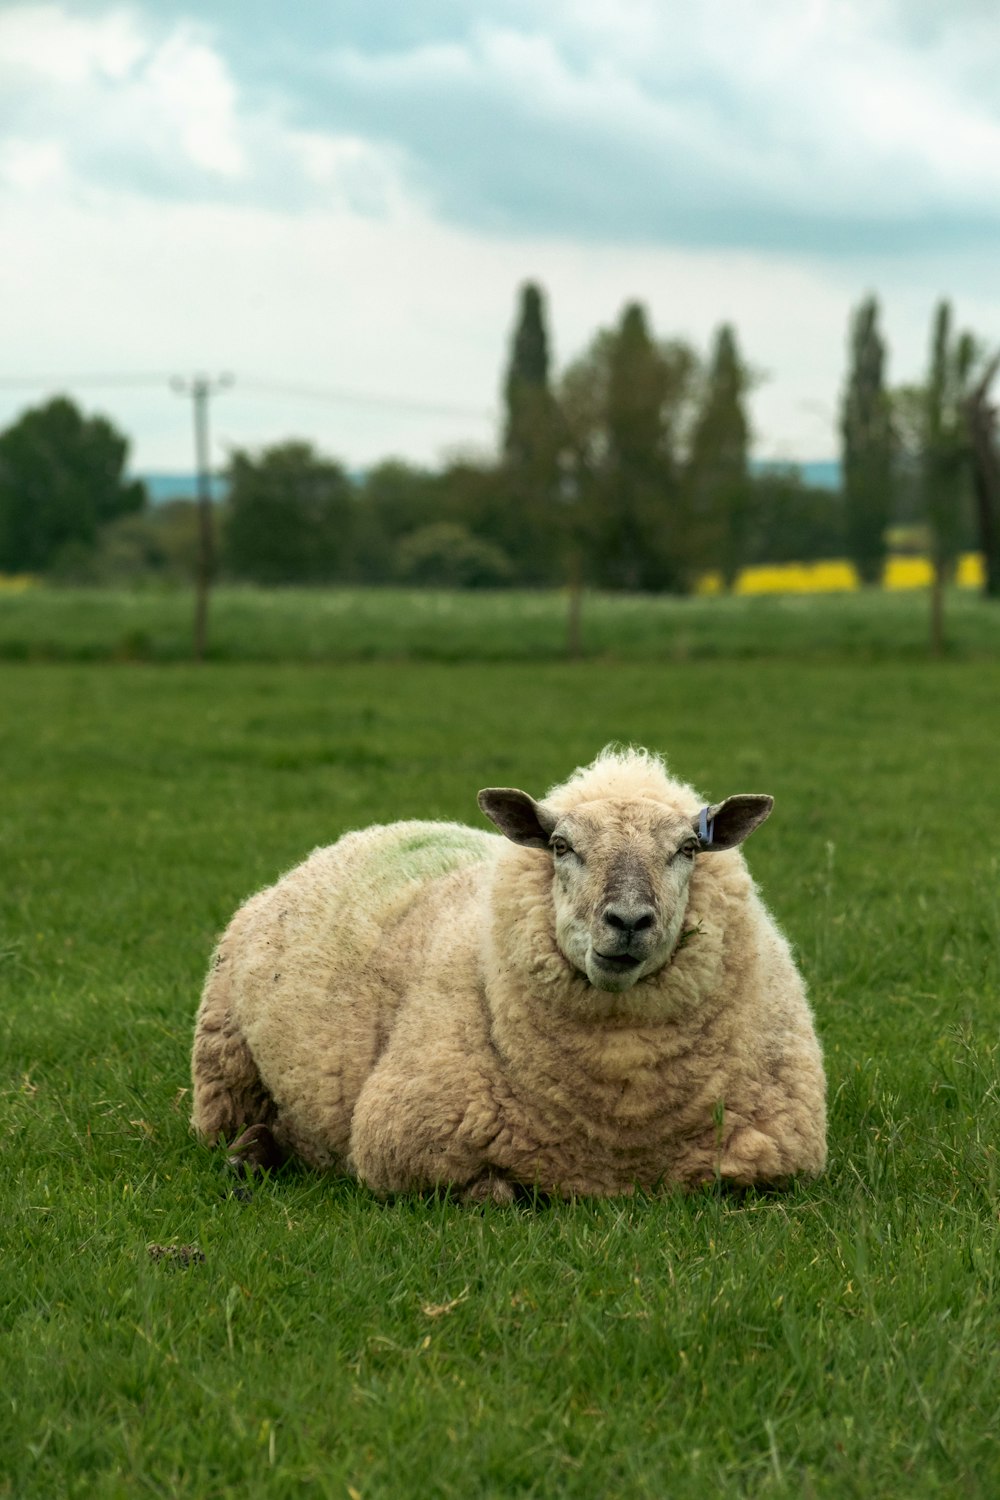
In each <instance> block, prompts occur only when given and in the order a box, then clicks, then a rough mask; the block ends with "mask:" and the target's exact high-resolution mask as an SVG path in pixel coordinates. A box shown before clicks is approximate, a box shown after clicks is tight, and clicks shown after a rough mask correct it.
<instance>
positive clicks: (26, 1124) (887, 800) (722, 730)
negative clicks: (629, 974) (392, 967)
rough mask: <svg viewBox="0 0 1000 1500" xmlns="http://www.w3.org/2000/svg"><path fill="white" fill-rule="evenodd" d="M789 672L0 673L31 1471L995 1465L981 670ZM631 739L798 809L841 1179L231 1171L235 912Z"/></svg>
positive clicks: (509, 1480)
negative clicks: (226, 1056) (202, 1128)
mask: <svg viewBox="0 0 1000 1500" xmlns="http://www.w3.org/2000/svg"><path fill="white" fill-rule="evenodd" d="M723 602H725V601H723ZM713 607H714V606H713ZM5 628H8V627H5ZM816 628H817V629H818V627H816ZM868 628H869V629H871V628H872V627H871V624H870V622H869V626H868ZM5 638H6V639H9V638H10V636H9V631H8V635H7V636H6V637H5ZM794 658H795V645H794V642H793V643H791V645H790V649H789V652H788V653H787V656H786V659H784V660H780V661H766V660H761V661H752V662H746V661H744V662H739V661H734V660H726V659H720V660H697V659H695V660H691V661H687V662H683V661H669V660H667V661H662V662H656V661H650V662H647V663H645V664H643V663H641V662H640V663H635V662H631V661H629V660H611V661H607V662H603V661H591V662H588V663H586V664H580V665H575V666H567V665H560V664H553V663H545V662H543V663H541V664H526V663H520V664H519V663H517V662H507V663H498V662H494V663H489V662H486V663H484V662H479V663H475V664H471V665H450V666H449V665H444V664H435V663H433V662H431V663H421V664H416V663H412V662H405V661H403V662H393V661H372V662H367V663H365V662H357V663H354V664H346V665H337V666H332V667H331V666H320V665H315V664H313V665H309V664H300V665H291V664H286V665H267V664H264V665H260V664H258V665H251V664H246V663H244V664H213V665H210V666H209V667H207V668H204V669H201V670H198V669H195V668H192V667H186V666H150V665H142V664H140V665H131V666H99V665H90V666H87V665H73V664H64V665H31V664H9V665H7V666H5V667H3V668H2V670H0V695H2V702H3V713H2V715H0V778H2V779H0V785H2V788H3V795H2V802H0V869H2V871H3V878H2V881H0V996H2V998H0V1028H2V1029H0V1035H2V1043H0V1057H2V1077H0V1168H2V1173H3V1182H4V1189H3V1200H2V1201H3V1212H2V1214H0V1247H2V1249H0V1288H2V1291H0V1309H2V1323H0V1495H9V1496H12V1497H18V1500H21V1497H25V1500H28V1497H35V1496H38V1497H46V1500H49V1497H61V1496H79V1497H87V1500H91V1497H94V1500H112V1497H115V1500H117V1497H131V1496H163V1497H174V1496H192V1497H198V1500H216V1497H234V1500H236V1497H239V1500H246V1497H250V1500H253V1497H257V1496H262V1497H263V1496H266V1497H272V1496H274V1497H285V1496H289V1497H291V1496H296V1497H298V1496H302V1495H316V1496H323V1497H326V1496H330V1497H334V1496H335V1497H352V1500H356V1497H358V1496H363V1497H365V1500H368V1497H382V1496H385V1497H406V1500H408V1497H421V1500H422V1497H427V1496H438V1495H440V1496H448V1497H451V1496H454V1497H463V1500H466V1497H472V1496H490V1497H493V1496H496V1497H502V1496H539V1497H548V1496H564V1495H565V1496H574V1497H605V1496H612V1495H614V1496H619V1495H620V1496H642V1497H646V1496H648V1497H657V1500H660V1497H671V1500H677V1497H688V1496H690V1497H695V1496H697V1497H699V1500H703V1497H705V1496H713V1497H714V1496H723V1497H729V1496H733V1497H736V1496H762V1497H763V1496H768V1497H772V1496H773V1497H779V1496H787V1497H801V1496H806V1497H808V1496H830V1497H838V1500H839V1497H853V1496H857V1497H859V1500H860V1497H865V1500H870V1497H872V1496H878V1497H886V1496H900V1497H903V1496H907V1497H912V1496H939V1495H940V1496H963V1497H964V1496H971V1497H979V1496H982V1497H984V1500H986V1497H993V1496H995V1495H996V1494H997V1493H998V1492H1000V1449H998V1445H997V1441H996V1430H995V1429H996V1410H997V1394H998V1389H1000V1217H998V1216H1000V1159H998V1146H1000V1029H998V1023H1000V896H998V855H1000V842H998V839H997V836H996V829H997V827H998V826H1000V779H998V778H997V776H996V773H995V766H996V745H997V739H998V732H1000V699H998V694H997V691H996V688H997V680H996V670H995V668H994V667H993V666H992V665H990V664H989V663H985V664H984V662H983V661H981V660H974V659H973V660H965V661H962V660H958V661H948V662H944V663H938V664H926V663H922V662H919V661H907V660H905V659H895V660H885V661H875V662H871V663H869V664H867V665H864V666H861V665H859V664H857V663H856V662H850V661H824V662H810V661H807V660H796V659H794ZM610 738H621V739H627V740H636V741H639V742H642V743H647V744H651V745H653V746H656V747H658V748H661V749H664V750H665V751H667V752H668V754H669V756H670V758H671V761H672V764H673V766H674V768H675V769H676V770H677V771H678V772H679V773H681V774H683V775H684V776H686V777H687V778H689V779H691V780H694V781H695V782H696V783H697V784H698V785H699V786H700V787H701V788H702V789H703V790H704V791H705V793H706V794H707V795H710V796H712V797H713V798H714V797H721V796H722V795H724V794H726V793H728V792H731V791H740V790H762V791H764V790H766V791H770V792H772V793H774V794H775V796H776V798H777V807H776V811H775V815H774V817H773V818H772V819H771V821H770V822H769V823H768V825H767V826H766V828H764V829H763V830H762V831H761V832H760V833H759V834H757V835H755V837H754V839H753V840H752V842H751V844H750V845H749V846H748V857H749V860H750V863H751V866H752V868H753V870H754V873H755V875H756V876H757V877H758V879H759V880H760V882H761V884H762V886H763V888H764V891H765V894H766V895H767V898H768V900H769V902H770V904H771V906H772V908H773V910H774V911H775V913H776V915H777V916H778V918H779V920H780V921H781V922H782V924H783V926H784V927H785V929H786V931H787V932H788V934H789V935H790V937H791V938H792V940H793V941H794V944H795V946H796V949H797V952H798V954H799V957H800V961H801V964H802V966H803V968H804V971H805V973H806V975H807V978H808V981H809V985H810V990H811V993H812V997H813V1002H814V1006H815V1010H816V1014H817V1021H818V1024H819V1028H820V1030H821V1034H822V1036H823V1039H824V1043H825V1047H826V1055H827V1061H828V1069H829V1077H830V1096H831V1159H830V1167H829V1172H828V1174H827V1175H826V1177H825V1178H824V1179H823V1180H822V1181H821V1182H819V1183H817V1184H811V1185H803V1186H800V1187H797V1188H795V1189H794V1190H793V1191H791V1192H790V1193H789V1194H787V1195H785V1196H784V1197H767V1196H758V1197H753V1196H751V1197H750V1198H747V1199H745V1200H743V1201H737V1200H730V1199H726V1198H724V1197H721V1198H720V1197H717V1196H715V1195H714V1194H712V1193H710V1192H706V1193H705V1194H703V1195H700V1196H695V1197H691V1198H678V1197H667V1198H664V1199H659V1200H628V1201H617V1202H597V1203H592V1202H581V1203H576V1204H572V1205H562V1206H556V1207H549V1208H538V1209H524V1210H515V1211H510V1212H504V1211H498V1210H493V1209H487V1210H486V1211H469V1210H466V1209H462V1208H459V1207H457V1206H454V1205H452V1204H451V1203H449V1202H447V1201H435V1202H423V1201H420V1202H403V1203H397V1204H393V1205H380V1204H378V1203H376V1202H374V1201H372V1200H371V1199H370V1198H369V1197H368V1195H367V1194H366V1193H364V1192H363V1191H359V1190H358V1189H357V1188H355V1187H354V1186H353V1185H352V1184H350V1183H348V1182H344V1181H341V1180H336V1179H329V1178H327V1179H322V1178H317V1177H313V1176H310V1175H309V1174H307V1173H305V1172H301V1171H297V1170H295V1169H294V1168H293V1169H286V1170H285V1171H283V1172H282V1173H280V1174H278V1175H277V1176H276V1177H274V1178H273V1179H271V1180H269V1181H267V1182H265V1183H264V1184H263V1185H262V1186H260V1187H259V1188H258V1189H257V1191H256V1192H255V1193H254V1194H253V1196H252V1197H251V1198H250V1199H249V1200H246V1201H244V1200H243V1199H241V1198H240V1197H237V1196H234V1195H233V1194H232V1193H231V1191H230V1185H229V1183H228V1182H227V1180H226V1178H225V1175H224V1173H223V1170H222V1167H221V1165H220V1162H219V1161H218V1160H217V1159H216V1157H215V1156H213V1154H212V1153H210V1152H208V1151H207V1150H205V1149H204V1148H202V1147H200V1146H199V1145H198V1144H197V1143H195V1142H194V1140H193V1139H192V1138H191V1136H190V1134H189V1131H188V1126H187V1109H188V1096H187V1094H186V1093H185V1090H186V1088H187V1086H188V1055H189V1046H190V1034H191V1024H192V1018H193V1013H194V1009H195V1005H196V1003H197V994H198V989H199V986H200V981H201V977H202V973H203V971H204V968H205V965H206V962H207V959H208V955H209V952H210V949H211V946H212V943H213V939H214V937H215V935H216V933H217V931H218V930H219V928H220V927H221V926H222V925H223V924H224V922H225V921H226V920H227V919H228V917H229V915H230V913H231V911H232V910H233V908H234V907H235V905H236V903H237V902H238V901H239V900H240V899H241V898H242V897H243V896H245V895H246V894H247V893H248V892H249V891H250V890H251V889H253V888H254V887H255V886H257V885H259V884H261V883H263V882H265V881H267V880H270V879H272V878H273V877H274V876H275V875H276V874H277V873H278V872H279V871H281V870H282V869H284V868H287V867H288V866H289V865H290V864H292V863H293V862H295V861H297V860H298V859H299V858H301V857H302V856H303V855H304V854H305V853H306V852H307V851H308V850H309V849H310V848H311V847H313V846H314V845H315V844H317V843H320V842H325V841H328V840H331V839H333V838H335V837H336V836H337V835H338V834H339V833H340V832H342V831H343V830H344V829H346V828H349V827H353V826H357V825H359V824H363V823H365V822H368V821H371V820H376V819H380V820H384V819H388V818H393V817H405V816H414V815H416V816H436V817H449V818H452V817H454V818H460V819H468V820H470V821H476V820H478V814H477V813H476V810H475V793H476V790H477V789H478V787H480V786H482V785H486V784H490V783H494V784H496V783H507V784H515V785H524V786H527V787H528V789H529V790H532V791H535V792H539V791H541V790H543V789H544V787H545V786H546V785H547V784H550V783H551V782H552V781H554V780H555V779H557V778H560V777H561V776H562V775H563V774H565V773H566V771H567V770H568V769H569V768H571V767H572V766H573V765H575V764H576V763H578V762H580V761H582V760H584V759H587V758H589V757H590V756H591V755H592V754H593V753H594V751H595V750H596V749H597V748H599V747H600V746H601V745H602V744H603V743H604V742H605V741H606V740H608V739H610ZM150 1246H161V1247H167V1248H168V1249H173V1250H176V1249H177V1248H178V1247H187V1246H197V1247H198V1250H199V1252H200V1256H202V1257H203V1259H202V1258H198V1257H196V1258H194V1259H192V1260H191V1262H190V1263H188V1264H184V1263H183V1258H179V1257H177V1256H176V1255H174V1256H171V1255H162V1256H161V1257H160V1258H154V1256H152V1255H151V1254H150V1251H149V1247H150Z"/></svg>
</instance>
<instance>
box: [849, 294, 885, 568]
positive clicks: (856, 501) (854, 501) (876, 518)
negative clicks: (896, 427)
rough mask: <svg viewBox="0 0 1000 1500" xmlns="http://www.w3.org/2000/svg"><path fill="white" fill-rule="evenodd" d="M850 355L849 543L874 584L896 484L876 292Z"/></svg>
mask: <svg viewBox="0 0 1000 1500" xmlns="http://www.w3.org/2000/svg"><path fill="white" fill-rule="evenodd" d="M850 355H851V361H850V369H849V372H848V378H847V387H846V389H845V392H844V399H843V406H842V412H841V436H842V440H843V446H842V452H843V474H844V513H845V528H846V542H847V551H848V555H849V556H850V558H851V560H852V562H853V563H854V566H855V567H856V568H857V570H858V576H859V577H860V579H861V581H862V583H866V584H874V583H878V581H879V580H880V578H881V576H882V569H883V566H884V564H885V556H886V551H887V541H886V529H887V527H888V524H889V517H890V515H891V513H892V483H893V468H892V463H893V433H892V420H891V406H890V401H889V398H888V394H887V392H886V388H885V363H886V351H885V344H884V343H883V340H882V336H881V334H880V333H879V330H878V302H877V301H876V299H875V298H874V297H867V298H866V299H865V300H864V302H862V303H861V305H860V306H859V307H858V309H857V310H856V312H855V314H854V317H853V320H852V324H851V336H850Z"/></svg>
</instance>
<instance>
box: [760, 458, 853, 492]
mask: <svg viewBox="0 0 1000 1500" xmlns="http://www.w3.org/2000/svg"><path fill="white" fill-rule="evenodd" d="M750 467H751V468H752V469H753V471H754V473H756V474H762V473H766V472H767V471H768V469H783V470H784V469H797V470H798V472H799V474H801V476H802V480H803V483H805V484H812V485H815V486H816V488H817V489H820V490H839V489H840V464H839V462H838V460H837V459H835V458H815V459H807V460H806V461H805V462H804V463H798V464H792V463H788V464H786V463H778V462H776V461H775V460H773V459H768V460H761V459H754V460H753V461H752V462H751V465H750Z"/></svg>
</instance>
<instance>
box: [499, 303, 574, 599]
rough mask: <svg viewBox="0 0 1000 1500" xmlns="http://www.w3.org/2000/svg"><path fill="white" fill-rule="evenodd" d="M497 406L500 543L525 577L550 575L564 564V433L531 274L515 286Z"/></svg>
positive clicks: (546, 577) (536, 579)
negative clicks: (500, 419)
mask: <svg viewBox="0 0 1000 1500" xmlns="http://www.w3.org/2000/svg"><path fill="white" fill-rule="evenodd" d="M504 408H505V419H504V429H503V435H502V459H501V474H502V478H503V488H504V492H505V497H506V505H507V508H508V509H509V512H510V517H509V524H508V526H507V527H506V528H505V530H506V535H504V536H503V538H502V539H500V540H501V544H502V545H503V547H504V550H505V551H506V552H507V553H508V555H509V556H510V557H511V558H512V559H517V560H518V563H519V571H520V572H521V573H522V574H523V576H524V577H525V579H526V580H527V581H528V582H537V583H550V582H552V581H553V580H554V579H556V578H558V577H560V576H561V574H562V573H563V571H564V569H565V552H566V541H567V539H566V535H565V526H564V521H565V516H564V515H563V513H562V511H561V509H560V498H561V489H560V484H561V468H560V457H561V454H562V450H563V449H564V447H565V443H566V433H565V424H564V422H563V419H562V414H561V412H560V410H559V405H558V402H557V401H556V399H555V396H554V395H553V393H552V389H551V386H550V383H549V341H548V333H547V330H546V323H545V302H544V298H543V295H542V292H541V289H540V288H539V287H538V286H537V285H535V283H534V282H527V283H525V285H524V286H523V287H522V288H521V294H520V304H519V312H518V318H517V323H516V326H515V329H514V336H513V339H512V340H511V349H510V359H509V362H508V366H507V374H506V377H505V380H504Z"/></svg>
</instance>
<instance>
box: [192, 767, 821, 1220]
mask: <svg viewBox="0 0 1000 1500" xmlns="http://www.w3.org/2000/svg"><path fill="white" fill-rule="evenodd" d="M478 800H479V806H480V808H481V809H482V811H483V812H484V813H485V814H486V816H487V817H488V818H489V819H490V820H491V821H492V822H493V823H494V824H495V826H496V828H497V829H498V830H499V833H493V832H487V831H485V830H483V831H480V830H477V829H473V828H468V827H465V826H462V825H459V824H456V823H445V822H399V823H391V824H388V825H379V826H374V827H370V828H366V829H363V830H361V831H360V832H354V833H349V834H346V835H345V836H344V837H343V838H341V839H340V840H339V841H338V842H337V843H335V844H333V845H330V846H328V847H325V848H320V849H317V850H315V851H314V852H313V854H312V855H311V856H310V857H309V858H308V859H306V860H305V861H304V863H302V864H300V865H298V866H297V867H296V868H295V869H293V870H291V871H290V872H289V873H288V874H286V875H284V876H283V877H282V878H281V879H280V880H278V882H277V883H276V884H275V885H273V886H271V887H270V888H268V889H266V890H263V891H261V892H259V893H258V894H257V895H255V896H253V897H251V899H250V900H249V901H247V902H246V904H245V905H244V906H243V907H241V908H240V910H239V911H238V912H237V913H236V915H235V917H234V918H233V920H232V922H231V923H230V925H229V927H228V928H227V930H226V932H225V933H224V935H223V937H222V939H221V941H220V942H219V945H218V948H217V949H216V952H215V955H214V958H213V962H212V966H211V968H210V970H209V974H208V978H207V980H206V983H205V987H204V991H203V995H202V999H201V1005H200V1008H199V1011H198V1017H197V1022H196V1028H195V1042H194V1052H193V1065H192V1071H193V1084H194V1087H193V1101H194V1106H193V1121H192V1122H193V1125H194V1128H195V1130H196V1131H197V1132H198V1134H199V1135H200V1136H201V1137H202V1138H203V1139H204V1140H206V1141H207V1142H209V1143H219V1142H222V1143H227V1144H228V1145H229V1149H230V1150H232V1151H235V1155H236V1157H237V1158H238V1159H239V1160H240V1161H241V1162H242V1164H243V1165H245V1166H247V1167H248V1168H249V1169H251V1170H255V1169H256V1168H257V1167H258V1166H261V1165H265V1166H266V1165H275V1164H277V1163H278V1162H280V1161H282V1160H284V1159H285V1158H286V1157H288V1156H296V1157H298V1158H300V1159H301V1160H302V1161H304V1162H305V1163H307V1164H309V1165H311V1166H313V1167H315V1168H319V1169H332V1170H335V1171H339V1172H341V1173H347V1174H350V1175H353V1176H354V1177H356V1178H358V1179H359V1180H360V1181H361V1182H363V1183H365V1184H367V1185H368V1187H369V1188H370V1189H371V1190H373V1192H374V1193H375V1194H376V1195H377V1196H379V1197H383V1198H385V1197H390V1196H392V1195H394V1194H399V1193H411V1192H426V1191H432V1190H436V1189H450V1190H451V1191H452V1192H453V1193H454V1194H455V1195H456V1196H457V1197H459V1198H460V1199H462V1200H465V1201H472V1202H485V1201H491V1202H495V1203H509V1202H511V1201H513V1199H514V1198H515V1196H516V1194H517V1193H519V1192H523V1191H524V1190H527V1191H528V1192H537V1193H540V1194H543V1195H547V1196H550V1197H554V1198H571V1197H576V1196H578V1195H595V1196H611V1195H618V1194H629V1193H632V1192H633V1191H635V1190H637V1189H638V1190H645V1191H647V1192H654V1191H657V1190H661V1189H677V1188H680V1189H683V1188H694V1187H697V1186H698V1185H702V1184H707V1183H712V1182H722V1183H726V1184H732V1185H734V1186H740V1187H748V1186H752V1185H754V1184H768V1185H777V1186H780V1185H785V1184H787V1183H788V1182H789V1181H790V1180H791V1179H792V1178H794V1177H795V1176H796V1175H803V1176H814V1175H816V1174H818V1173H820V1172H821V1171H822V1169H823V1167H824V1164H825V1158H826V1121H825V1094H826V1083H825V1076H824V1071H823V1063H822V1055H821V1051H820V1046H819V1043H818V1041H817V1038H816V1034H815V1030H814V1027H813V1020H812V1014H811V1011H810V1009H809V1005H808V1003H807V1000H806V996H805V990H804V986H803V982H802V979H801V977H800V975H799V973H798V971H797V969H796V966H795V963H794V961H793V958H792V955H791V952H790V950H789V946H788V944H787V942H786V940H785V938H784V937H783V936H782V934H781V933H780V931H779V930H778V927H777V926H776V924H775V922H774V920H773V918H772V917H771V915H770V914H769V912H768V911H767V909H766V907H765V906H764V904H763V902H762V901H761V899H760V897H759V896H758V894H757V890H756V887H755V885H754V883H753V881H752V879H751V877H750V874H749V872H748V870H747V867H746V863H745V861H744V858H743V855H742V852H741V851H740V849H739V848H738V847H737V846H738V845H739V844H741V843H742V841H743V840H744V839H745V838H746V837H747V836H748V834H750V833H751V832H752V831H753V830H754V829H755V828H756V827H757V826H758V825H759V824H760V823H762V822H763V821H764V819H765V818H766V817H767V816H768V815H769V813H770V811H771V808H772V805H773V800H772V798H770V797H767V796H758V795H737V796H733V797H728V798H726V799H725V800H724V801H722V802H718V803H714V804H712V805H710V806H705V805H703V803H702V799H700V798H699V797H698V796H697V794H696V793H695V792H694V791H693V790H692V788H691V787H689V786H687V785H684V784H683V783H681V782H679V781H676V780H674V779H673V778H672V777H671V776H670V775H669V773H668V771H667V768H666V766H665V764H664V762H663V761H662V759H661V758H660V757H659V756H658V755H656V754H653V753H650V752H649V751H646V750H640V749H635V748H627V749H616V748H615V747H608V748H606V749H605V750H604V751H602V752H601V754H600V755H599V756H598V757H597V759H596V760H595V761H593V763H592V764H591V765H589V766H587V767H582V768H580V769H578V770H577V771H576V772H574V774H573V775H572V776H571V777H570V778H569V779H568V780H567V781H566V782H564V783H563V784H561V785H559V786H557V787H555V788H554V789H553V790H552V791H550V792H549V794H548V795H547V796H546V797H545V798H544V800H543V801H541V802H536V801H535V800H534V799H533V798H532V797H530V796H529V795H528V794H527V793H526V792H522V791H518V790H516V789H513V788H507V787H492V788H488V789H486V790H484V791H481V792H480V793H479V799H478ZM501 835H502V837H501ZM237 1137H238V1138H239V1139H238V1140H237V1141H236V1145H235V1147H234V1146H233V1144H232V1143H233V1142H234V1139H236V1138H237ZM231 1159H232V1158H231Z"/></svg>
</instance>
